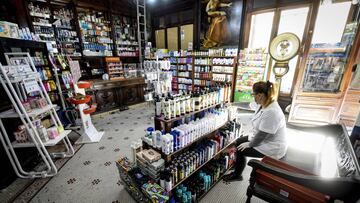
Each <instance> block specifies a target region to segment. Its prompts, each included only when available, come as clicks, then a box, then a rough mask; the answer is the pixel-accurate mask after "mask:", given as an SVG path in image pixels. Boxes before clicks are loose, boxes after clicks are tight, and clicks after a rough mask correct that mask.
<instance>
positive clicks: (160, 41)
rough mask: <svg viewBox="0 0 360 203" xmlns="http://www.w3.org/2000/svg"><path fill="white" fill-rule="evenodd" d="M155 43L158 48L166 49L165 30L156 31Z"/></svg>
mask: <svg viewBox="0 0 360 203" xmlns="http://www.w3.org/2000/svg"><path fill="white" fill-rule="evenodd" d="M155 43H156V48H158V49H165V30H164V29H162V30H156V31H155Z"/></svg>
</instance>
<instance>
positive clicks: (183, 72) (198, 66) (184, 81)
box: [164, 55, 237, 92]
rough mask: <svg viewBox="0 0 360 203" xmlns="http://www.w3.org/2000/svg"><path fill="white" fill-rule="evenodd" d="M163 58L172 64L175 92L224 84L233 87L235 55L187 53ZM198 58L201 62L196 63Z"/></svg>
mask: <svg viewBox="0 0 360 203" xmlns="http://www.w3.org/2000/svg"><path fill="white" fill-rule="evenodd" d="M164 58H165V59H168V60H170V62H171V65H172V68H171V70H172V71H173V77H174V79H173V89H174V90H175V92H179V91H180V90H181V91H194V90H198V89H202V88H206V87H210V86H214V85H224V84H227V85H231V86H232V87H234V84H235V79H236V78H235V73H236V67H237V57H236V56H208V55H206V56H205V55H188V56H167V57H164ZM198 60H200V61H201V62H200V63H197V61H198ZM229 61H231V63H230V62H229ZM214 62H215V63H214ZM216 62H217V63H216ZM214 69H215V70H216V71H214ZM229 70H230V71H229ZM190 80H191V82H190Z"/></svg>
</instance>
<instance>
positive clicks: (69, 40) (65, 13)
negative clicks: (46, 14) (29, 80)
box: [53, 8, 81, 56]
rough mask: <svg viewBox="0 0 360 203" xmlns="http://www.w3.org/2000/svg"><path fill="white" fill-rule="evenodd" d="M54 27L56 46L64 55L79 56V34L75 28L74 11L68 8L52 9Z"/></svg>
mask: <svg viewBox="0 0 360 203" xmlns="http://www.w3.org/2000/svg"><path fill="white" fill-rule="evenodd" d="M53 16H54V23H53V26H54V29H55V36H56V42H57V47H58V49H59V52H60V53H61V54H62V55H64V56H81V50H80V41H79V36H78V34H77V32H76V29H75V18H74V13H73V11H72V10H70V9H66V8H59V9H54V11H53Z"/></svg>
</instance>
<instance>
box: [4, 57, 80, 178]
mask: <svg viewBox="0 0 360 203" xmlns="http://www.w3.org/2000/svg"><path fill="white" fill-rule="evenodd" d="M5 58H6V60H7V63H8V64H9V65H8V66H2V65H1V63H0V71H1V72H0V82H1V85H2V86H3V88H4V90H5V92H6V94H7V95H8V97H9V99H10V101H11V103H12V105H13V108H14V109H10V110H8V111H5V112H1V113H0V129H1V132H0V135H1V136H0V140H1V143H2V145H3V147H4V149H5V152H6V154H7V156H8V157H9V160H10V162H11V165H12V167H13V168H14V171H15V173H16V175H17V176H19V177H20V178H46V177H51V176H54V175H56V174H57V172H58V169H57V168H56V166H55V164H54V162H53V160H52V158H56V157H60V158H64V157H70V156H72V155H74V149H73V147H72V144H71V142H70V140H69V138H68V134H69V133H70V132H71V131H70V130H64V128H63V126H62V124H61V122H60V120H59V117H58V115H57V113H56V110H55V108H56V105H53V104H52V102H51V100H50V98H49V95H48V94H47V91H46V89H45V88H44V85H43V84H42V81H41V78H40V76H39V74H38V73H37V71H36V68H35V65H34V62H33V61H32V59H31V57H30V54H29V53H5ZM29 96H36V97H38V99H39V100H42V103H43V104H42V105H41V107H40V106H38V107H37V108H29V103H27V101H29ZM47 116H50V120H51V124H50V126H52V127H51V128H52V132H53V133H54V134H53V135H54V136H53V137H52V139H44V138H43V137H44V136H46V137H47V136H48V135H49V131H50V128H47V129H46V130H45V131H46V132H45V134H44V132H43V134H42V136H40V132H39V128H38V126H36V125H35V123H40V124H41V119H43V118H45V117H47ZM8 118H19V119H20V120H21V122H22V125H21V126H22V127H21V128H22V132H23V133H26V135H25V136H24V138H26V139H23V140H20V139H17V141H14V142H12V141H11V139H10V137H9V135H8V133H7V130H6V128H7V127H5V126H4V124H3V122H2V120H3V119H8ZM35 126H36V127H35ZM19 128H20V127H19ZM42 128H43V129H44V127H42ZM50 132H51V131H50ZM49 137H50V136H49ZM60 141H62V142H63V144H64V147H65V149H66V151H60V152H54V153H49V152H48V150H47V148H46V147H50V146H55V145H57V144H58V143H59V142H60ZM27 147H35V148H36V149H37V151H38V153H39V156H40V158H41V159H42V161H43V163H44V165H45V168H44V169H43V170H41V171H30V172H28V171H25V170H24V169H23V167H22V163H21V161H20V160H19V158H18V156H17V154H16V151H15V148H27Z"/></svg>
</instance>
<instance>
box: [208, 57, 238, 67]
mask: <svg viewBox="0 0 360 203" xmlns="http://www.w3.org/2000/svg"><path fill="white" fill-rule="evenodd" d="M234 62H235V59H234V58H212V59H211V63H212V65H220V66H221V65H225V66H233V65H234Z"/></svg>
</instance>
